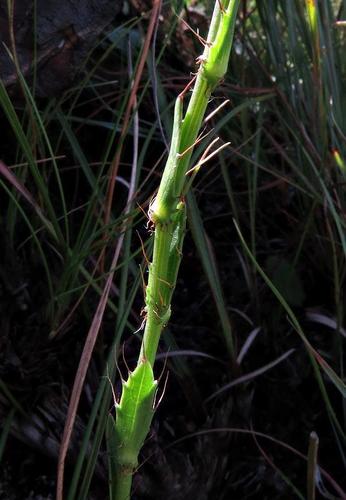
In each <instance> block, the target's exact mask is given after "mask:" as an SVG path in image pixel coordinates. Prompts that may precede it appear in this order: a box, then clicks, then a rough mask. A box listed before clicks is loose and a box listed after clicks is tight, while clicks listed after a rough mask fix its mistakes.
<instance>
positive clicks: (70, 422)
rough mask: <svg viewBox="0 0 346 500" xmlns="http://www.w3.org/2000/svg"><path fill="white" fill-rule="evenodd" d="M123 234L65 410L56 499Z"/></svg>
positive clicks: (60, 488)
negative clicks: (66, 409)
mask: <svg viewBox="0 0 346 500" xmlns="http://www.w3.org/2000/svg"><path fill="white" fill-rule="evenodd" d="M124 234H125V233H122V235H121V236H120V238H119V240H118V243H117V246H116V248H115V251H114V255H113V259H112V263H111V267H110V269H111V271H110V273H109V275H108V278H107V281H106V284H105V287H104V289H103V292H102V295H101V298H100V301H99V304H98V306H97V310H96V312H95V315H94V318H93V321H92V324H91V326H90V329H89V332H88V335H87V338H86V341H85V344H84V348H83V352H82V356H81V358H80V361H79V365H78V370H77V374H76V377H75V380H74V384H73V388H72V394H71V399H70V403H69V407H68V411H67V417H66V422H65V427H64V432H63V437H62V440H61V445H60V451H59V459H58V473H57V489H56V499H57V500H63V487H64V469H65V460H66V455H67V450H68V446H69V443H70V439H71V435H72V430H73V426H74V422H75V419H76V414H77V408H78V404H79V400H80V396H81V393H82V389H83V385H84V381H85V377H86V373H87V370H88V367H89V363H90V359H91V355H92V352H93V349H94V346H95V342H96V339H97V336H98V332H99V330H100V326H101V322H102V319H103V314H104V311H105V308H106V304H107V300H108V295H109V292H110V289H111V286H112V281H113V277H114V270H115V267H116V265H117V262H118V259H119V255H120V251H121V247H122V244H123V240H124Z"/></svg>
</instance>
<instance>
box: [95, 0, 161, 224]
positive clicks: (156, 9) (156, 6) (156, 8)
mask: <svg viewBox="0 0 346 500" xmlns="http://www.w3.org/2000/svg"><path fill="white" fill-rule="evenodd" d="M160 7H161V0H154V2H153V10H152V12H151V16H150V22H149V27H148V31H147V35H146V37H145V40H144V45H143V51H142V54H141V59H140V61H139V64H138V67H137V71H136V74H135V78H134V81H133V85H132V89H131V94H130V98H129V101H128V103H127V106H126V111H125V116H124V122H123V127H122V130H121V134H120V138H119V144H118V146H117V150H116V153H115V156H114V158H113V161H112V163H111V166H110V180H109V184H108V190H107V196H106V201H105V217H104V223H105V226H107V225H108V224H109V219H110V214H111V208H112V200H113V196H114V187H115V180H116V177H117V172H118V169H119V163H120V158H121V153H122V147H123V144H124V140H125V137H126V135H127V131H128V125H129V121H130V117H131V112H132V110H133V108H135V107H136V95H137V90H138V86H139V83H140V81H141V78H142V74H143V70H144V65H145V62H146V60H147V56H148V52H149V48H150V43H151V39H152V36H153V33H154V30H155V26H156V24H157V22H158V17H159V13H160Z"/></svg>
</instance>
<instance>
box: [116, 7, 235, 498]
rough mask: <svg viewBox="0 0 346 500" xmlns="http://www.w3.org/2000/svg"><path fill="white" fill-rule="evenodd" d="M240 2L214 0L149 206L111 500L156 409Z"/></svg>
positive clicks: (126, 490)
mask: <svg viewBox="0 0 346 500" xmlns="http://www.w3.org/2000/svg"><path fill="white" fill-rule="evenodd" d="M239 3H240V0H224V1H223V2H222V8H220V5H221V0H216V1H215V7H214V12H213V17H212V20H211V24H210V30H209V34H208V39H207V43H206V47H205V50H204V53H203V55H202V56H201V58H200V68H199V71H198V75H197V77H196V81H195V86H194V89H193V92H192V96H191V99H190V102H189V105H188V108H187V111H186V114H185V117H184V119H183V120H182V99H183V97H184V92H183V93H182V94H181V95H180V96H178V99H177V101H176V106H175V113H174V125H173V132H172V141H171V148H170V153H169V156H168V160H167V163H166V166H165V170H164V173H163V176H162V179H161V183H160V186H159V191H158V194H157V196H156V199H155V201H154V202H153V204H152V206H151V207H150V210H149V218H150V220H151V223H152V227H153V228H154V229H155V233H154V251H153V260H152V263H151V264H149V278H148V284H147V287H146V296H145V313H146V324H145V330H144V335H143V340H142V346H141V351H140V354H139V357H138V363H137V367H136V369H135V370H134V371H133V372H130V373H129V376H128V379H127V381H126V382H124V383H123V391H122V396H121V399H120V403H119V404H117V412H116V422H115V423H114V420H113V419H112V418H111V419H110V421H109V425H108V436H107V440H108V442H109V443H110V445H109V446H110V455H109V456H110V470H111V488H110V489H111V497H112V500H129V498H130V492H131V476H132V474H133V471H134V470H135V469H136V467H137V464H138V454H139V451H140V449H141V447H142V445H143V442H144V439H145V437H146V435H147V433H148V432H149V428H150V424H151V420H152V417H153V414H154V409H153V406H154V400H155V392H156V385H157V382H156V381H155V380H154V375H153V365H154V362H155V357H156V352H157V348H158V344H159V340H160V336H161V333H162V330H163V328H164V327H165V325H166V324H167V323H168V321H169V318H170V315H171V299H172V295H173V291H174V288H175V285H176V281H177V275H178V270H179V266H180V261H181V256H182V245H183V240H184V234H185V226H186V208H185V202H184V199H183V198H184V194H185V191H186V184H187V182H186V172H187V170H188V168H189V165H190V160H191V155H192V151H193V145H194V144H195V142H196V139H197V135H198V133H199V130H200V128H201V124H202V120H203V117H204V114H205V110H206V108H207V105H208V101H209V99H210V95H211V93H212V91H213V90H214V88H215V87H216V86H217V84H218V83H219V82H220V80H221V79H222V78H223V77H224V75H225V73H226V71H227V66H228V60H229V55H230V51H231V46H232V41H233V33H234V26H235V20H236V14H237V11H238V7H239Z"/></svg>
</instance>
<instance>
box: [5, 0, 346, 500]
mask: <svg viewBox="0 0 346 500" xmlns="http://www.w3.org/2000/svg"><path fill="white" fill-rule="evenodd" d="M10 4H11V2H10ZM211 4H212V2H207V1H205V2H202V1H201V2H186V3H185V2H179V1H176V2H173V1H172V2H164V3H163V5H162V12H161V17H160V22H159V23H158V26H157V32H156V35H155V37H154V41H153V42H152V44H151V49H150V52H149V55H148V58H147V63H146V65H145V68H144V73H143V76H142V79H141V83H140V85H139V88H138V92H137V102H138V112H137V111H132V114H131V119H130V123H129V126H128V127H127V129H126V130H125V132H126V133H125V135H124V132H123V130H124V127H126V126H127V125H126V121H125V119H124V116H125V109H126V106H127V103H128V99H129V95H130V87H131V85H130V81H131V79H132V77H133V75H134V74H135V73H136V71H137V68H138V63H139V61H140V58H141V48H142V46H143V40H144V37H145V33H146V30H147V28H148V22H149V19H150V15H151V7H152V5H151V2H150V1H149V0H148V1H146V2H144V1H143V2H142V1H140V0H132V1H131V2H130V3H128V2H125V1H124V2H123V3H122V2H120V1H119V2H116V1H108V0H103V1H102V2H94V1H92V0H83V1H82V0H79V1H78V2H74V1H72V0H71V1H67V0H66V1H64V2H55V1H53V0H50V1H48V2H41V1H37V2H36V3H34V2H29V1H27V2H20V3H18V2H16V3H14V7H13V9H12V12H11V11H10V15H8V10H7V2H5V0H1V2H0V23H1V24H0V26H1V41H2V46H1V48H0V61H1V65H0V68H1V69H0V72H1V75H0V76H1V79H2V84H1V87H0V102H1V111H0V119H1V142H0V159H1V163H0V174H1V176H0V186H1V196H0V206H1V213H0V230H1V239H0V257H1V258H0V417H1V422H2V427H1V428H2V430H1V435H0V457H1V472H0V498H1V499H6V500H7V499H37V500H38V499H48V498H54V497H55V480H56V467H57V457H58V452H59V445H60V441H61V436H62V431H63V428H64V424H65V421H66V412H67V407H68V404H69V398H70V394H71V388H72V385H73V382H74V379H75V376H76V371H77V366H78V363H79V361H80V357H81V353H82V350H83V347H84V345H85V340H86V337H87V334H88V332H89V329H90V325H91V324H92V322H93V319H94V316H95V313H96V309H97V305H98V303H99V300H100V296H101V293H102V291H103V289H104V287H105V280H106V278H107V276H108V275H109V272H110V271H111V269H110V267H111V259H112V255H113V252H114V249H115V247H116V246H117V245H118V244H119V242H121V241H122V244H121V251H120V256H119V259H118V260H117V263H116V268H115V272H114V279H113V285H112V287H111V290H110V294H109V297H108V303H107V307H106V310H105V313H104V315H103V320H102V326H101V328H100V330H99V332H98V338H97V342H96V346H95V349H94V352H93V356H92V359H91V362H90V366H89V369H88V372H87V377H86V380H85V383H84V389H83V393H82V398H81V402H80V405H79V408H78V415H77V418H76V422H75V427H74V434H73V437H72V440H71V443H70V449H69V453H68V461H67V463H66V485H65V491H66V498H71V499H72V498H78V499H79V498H88V499H102V498H106V497H107V480H108V479H107V450H106V445H105V443H104V439H103V432H104V425H105V417H107V415H108V414H109V412H112V411H113V409H112V405H113V402H112V397H113V396H112V391H111V384H110V381H111V382H112V384H113V385H114V391H115V393H116V394H119V391H120V377H119V373H118V371H117V369H116V363H115V361H116V356H117V355H116V352H117V353H118V354H119V352H120V353H121V352H123V355H120V356H119V357H118V365H119V370H120V371H121V372H122V373H123V374H124V373H125V371H126V364H125V362H124V360H123V359H126V362H127V364H128V365H129V366H130V367H131V366H133V363H134V360H135V358H136V355H137V352H138V348H139V336H140V331H139V332H137V333H136V334H135V335H134V333H133V332H135V331H136V330H137V329H138V328H139V326H140V324H141V321H142V318H141V316H140V311H141V308H142V305H143V291H142V273H143V276H144V279H145V276H146V271H145V257H144V256H143V249H142V246H141V240H143V242H144V246H145V247H146V253H148V254H150V238H149V235H148V232H147V229H146V217H145V215H144V214H145V212H146V211H147V208H148V204H149V201H150V198H151V196H152V194H153V192H154V191H155V189H156V188H157V185H158V180H159V177H160V173H161V171H162V167H163V164H164V156H165V141H164V137H165V138H167V137H169V133H170V127H171V114H172V103H173V100H174V98H175V96H176V95H177V93H178V92H180V91H181V90H182V88H183V87H184V86H185V85H186V84H187V83H188V81H189V78H190V72H191V71H195V69H196V66H195V63H194V60H195V58H196V57H197V56H198V55H199V54H200V53H201V52H202V47H201V46H200V43H199V41H198V40H197V39H196V37H195V36H194V35H193V33H192V32H191V31H190V30H189V29H188V28H187V25H186V23H188V24H189V25H191V26H192V27H193V29H195V30H196V29H199V30H200V32H201V34H204V33H205V32H206V29H207V26H208V19H209V16H210V9H211V7H212V5H211ZM308 4H309V2H304V1H303V0H292V1H287V0H266V1H262V0H257V2H256V1H250V0H249V1H246V0H243V2H242V3H241V7H240V12H239V20H238V24H237V31H236V35H235V44H234V50H233V54H232V60H231V64H230V70H229V75H228V77H227V79H225V81H223V82H222V84H221V86H220V87H219V88H218V89H217V90H216V92H215V96H214V98H213V100H212V101H211V103H210V110H213V109H216V107H217V106H218V105H219V104H220V103H221V102H223V100H224V99H229V100H230V103H229V104H228V105H227V106H225V107H224V108H223V109H222V111H220V112H219V113H217V114H216V115H215V116H214V117H213V118H212V119H211V120H210V121H209V123H208V125H207V126H206V127H207V130H211V129H212V128H213V127H215V131H214V132H212V133H211V134H210V136H208V138H207V139H206V141H205V142H204V143H203V144H202V145H201V146H200V147H199V153H198V152H197V153H196V155H195V160H194V161H197V158H198V154H201V152H202V151H203V148H205V146H206V143H207V141H210V140H211V139H212V138H213V137H214V135H213V134H217V135H218V136H220V138H221V140H222V141H224V142H227V141H230V142H231V145H230V147H228V148H226V149H224V150H223V151H222V153H220V155H218V156H217V157H215V158H214V159H213V160H212V161H211V162H210V163H209V164H207V165H205V166H204V167H203V168H202V169H201V171H200V173H199V175H198V177H197V180H196V182H195V185H194V190H193V194H191V195H190V197H189V200H188V208H189V229H188V232H187V235H186V241H185V246H184V259H183V263H182V267H181V272H180V275H179V279H178V286H177V290H176V293H175V296H174V304H173V315H172V318H171V322H170V324H169V326H168V328H167V330H166V332H165V334H164V337H163V339H162V343H161V347H160V358H159V360H158V362H157V367H156V368H157V376H160V377H161V382H160V386H161V387H162V388H163V386H164V380H165V377H166V375H167V373H169V375H168V382H167V386H166V388H165V394H164V397H163V400H162V402H161V404H160V406H159V408H158V410H157V413H156V416H155V420H154V425H153V429H152V433H151V435H150V437H149V438H148V440H147V443H146V445H145V447H144V449H143V452H142V455H141V465H140V468H139V470H138V473H137V475H136V477H135V480H134V496H133V497H134V498H138V499H162V498H165V499H167V500H168V499H173V498H174V499H185V498H192V496H193V497H194V498H196V499H198V500H203V499H224V500H228V499H230V498H234V499H245V498H254V499H257V498H258V499H291V498H309V500H310V499H311V500H312V499H313V498H314V496H313V495H314V493H313V491H314V490H315V494H316V498H329V499H335V498H345V494H344V493H343V491H342V488H345V447H344V445H345V425H344V424H345V401H344V399H343V396H342V392H343V391H345V389H344V386H343V383H342V379H343V377H344V357H343V341H344V338H345V336H346V332H345V329H344V325H345V310H344V309H345V307H344V305H345V299H344V279H345V270H346V268H345V255H346V237H345V226H346V220H345V210H346V195H345V192H346V191H345V180H346V126H345V125H346V123H345V119H346V118H345V117H346V101H345V99H346V97H345V96H346V92H345V91H346V88H345V87H346V79H345V78H346V58H345V48H346V43H345V37H346V28H345V26H343V25H342V23H340V22H339V21H342V20H343V19H346V2H345V0H339V1H336V0H335V1H332V0H318V1H316V5H317V11H318V23H317V28H316V30H315V31H314V30H313V29H312V28H311V25H310V24H309V22H308V19H309V18H308V12H307V6H308ZM310 4H314V2H310ZM177 14H179V16H178V15H177ZM181 18H182V19H184V20H185V22H183V21H182V20H181ZM6 47H7V48H6ZM8 50H9V51H10V52H11V53H12V54H16V55H15V56H14V57H13V58H12V59H13V60H12V61H11V60H10V58H9V56H8ZM159 117H160V118H159ZM119 147H122V153H121V157H120V164H119V168H118V170H117V172H116V182H115V190H114V196H113V201H112V205H111V217H110V220H109V223H108V224H107V226H106V227H105V225H104V212H105V210H106V207H107V203H108V200H109V196H108V194H107V193H109V185H110V182H111V181H110V174H111V172H112V161H113V159H114V156H115V155H116V152H117V151H118V150H119V149H118V148H119ZM137 150H138V151H139V152H138V155H137V153H136V151H137ZM130 183H131V186H132V189H134V195H133V196H131V199H130V201H129V202H128V193H129V186H130ZM237 228H238V230H237ZM122 235H124V239H123V240H121V238H122ZM140 270H142V272H141V271H140ZM113 271H114V269H113ZM94 333H95V334H96V331H94ZM230 339H232V342H233V344H234V346H235V352H231V350H230V348H229V346H230V345H231V340H230ZM120 346H122V347H120ZM227 346H228V347H227ZM115 347H117V349H115ZM309 448H310V455H309V457H310V458H307V457H308V450H309ZM314 452H315V453H317V454H318V466H316V467H315V468H314V467H313V455H314ZM307 464H309V465H310V468H311V471H312V474H310V475H309V474H308V472H307V471H308V465H307ZM79 465H80V467H79ZM314 476H315V480H314Z"/></svg>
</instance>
